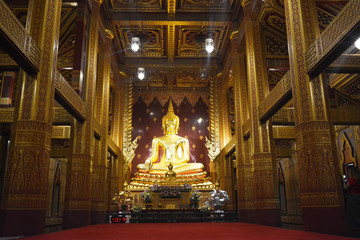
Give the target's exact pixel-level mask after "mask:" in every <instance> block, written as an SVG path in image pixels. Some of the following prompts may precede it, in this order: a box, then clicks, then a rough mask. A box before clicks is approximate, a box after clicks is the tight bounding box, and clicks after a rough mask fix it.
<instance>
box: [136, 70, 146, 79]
mask: <svg viewBox="0 0 360 240" xmlns="http://www.w3.org/2000/svg"><path fill="white" fill-rule="evenodd" d="M137 74H138V78H139V79H140V80H143V79H144V78H145V68H143V67H139V68H138V72H137Z"/></svg>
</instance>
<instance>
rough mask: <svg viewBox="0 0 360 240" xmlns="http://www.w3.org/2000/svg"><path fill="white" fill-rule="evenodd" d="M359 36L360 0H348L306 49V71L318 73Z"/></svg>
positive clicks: (313, 74) (314, 74)
mask: <svg viewBox="0 0 360 240" xmlns="http://www.w3.org/2000/svg"><path fill="white" fill-rule="evenodd" d="M359 36H360V1H359V0H350V1H349V2H348V4H347V5H346V6H345V7H344V8H343V9H342V10H341V12H340V13H339V14H338V15H337V16H336V18H335V19H334V20H333V21H332V22H331V23H330V25H329V26H328V27H327V28H326V29H325V30H324V31H323V32H322V33H321V35H320V36H319V37H318V38H317V39H316V40H315V42H314V43H313V44H312V45H311V46H310V47H309V49H308V50H307V51H306V66H307V73H308V74H309V75H312V76H317V75H319V74H320V73H321V72H322V71H324V70H325V69H326V68H327V67H328V66H329V65H330V64H331V63H332V62H333V61H334V60H335V59H337V58H338V57H339V56H340V55H341V54H342V53H343V52H344V51H345V50H346V49H347V48H348V47H350V46H351V45H352V44H353V43H354V42H355V40H356V39H357V38H358V37H359Z"/></svg>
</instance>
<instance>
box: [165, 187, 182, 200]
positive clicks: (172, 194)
mask: <svg viewBox="0 0 360 240" xmlns="http://www.w3.org/2000/svg"><path fill="white" fill-rule="evenodd" d="M160 197H162V198H180V197H181V192H180V191H179V187H166V186H163V187H162V188H161V192H160Z"/></svg>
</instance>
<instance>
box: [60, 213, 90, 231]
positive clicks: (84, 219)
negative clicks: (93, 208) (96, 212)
mask: <svg viewBox="0 0 360 240" xmlns="http://www.w3.org/2000/svg"><path fill="white" fill-rule="evenodd" d="M88 225H90V211H86V210H82V211H76V210H72V211H69V210H64V216H63V229H69V228H76V227H84V226H88Z"/></svg>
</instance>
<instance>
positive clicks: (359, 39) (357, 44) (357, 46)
mask: <svg viewBox="0 0 360 240" xmlns="http://www.w3.org/2000/svg"><path fill="white" fill-rule="evenodd" d="M355 47H356V48H357V49H359V50H360V38H358V40H356V41H355Z"/></svg>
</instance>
